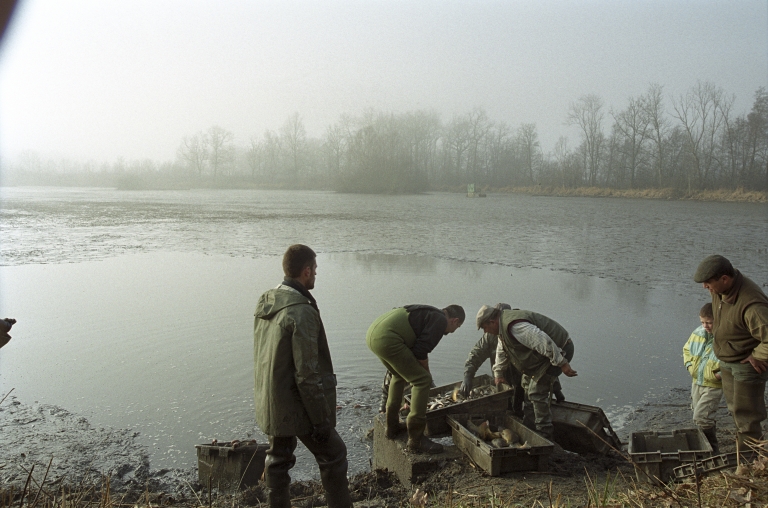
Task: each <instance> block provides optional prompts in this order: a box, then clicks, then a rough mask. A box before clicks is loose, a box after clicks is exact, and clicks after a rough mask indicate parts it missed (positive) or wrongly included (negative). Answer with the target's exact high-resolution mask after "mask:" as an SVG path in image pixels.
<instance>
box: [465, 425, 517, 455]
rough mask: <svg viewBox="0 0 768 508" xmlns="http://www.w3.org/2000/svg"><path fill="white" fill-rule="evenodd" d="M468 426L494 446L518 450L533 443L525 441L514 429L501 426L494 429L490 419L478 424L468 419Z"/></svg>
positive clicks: (471, 430)
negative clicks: (489, 421)
mask: <svg viewBox="0 0 768 508" xmlns="http://www.w3.org/2000/svg"><path fill="white" fill-rule="evenodd" d="M467 428H468V429H469V431H470V432H472V433H473V434H474V435H476V436H477V437H479V438H480V439H482V440H483V441H486V442H488V443H489V444H490V446H492V447H493V448H516V449H518V450H528V449H530V448H531V445H529V444H528V442H527V441H523V440H522V438H521V437H520V435H518V434H517V432H515V431H513V430H512V429H505V428H503V427H499V428H498V430H497V431H496V432H494V431H492V430H491V425H490V424H489V423H488V420H485V421H484V422H482V423H481V424H480V425H476V424H475V423H474V422H473V421H472V420H467Z"/></svg>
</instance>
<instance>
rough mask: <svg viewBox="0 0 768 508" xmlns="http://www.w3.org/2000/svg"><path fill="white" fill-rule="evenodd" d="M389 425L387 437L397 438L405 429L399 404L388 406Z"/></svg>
mask: <svg viewBox="0 0 768 508" xmlns="http://www.w3.org/2000/svg"><path fill="white" fill-rule="evenodd" d="M386 417H387V420H386V421H387V426H386V429H385V431H384V435H385V436H386V438H387V439H395V437H396V436H397V435H398V434H400V433H401V432H403V431H405V429H406V425H405V422H401V421H400V408H399V407H398V406H387V412H386Z"/></svg>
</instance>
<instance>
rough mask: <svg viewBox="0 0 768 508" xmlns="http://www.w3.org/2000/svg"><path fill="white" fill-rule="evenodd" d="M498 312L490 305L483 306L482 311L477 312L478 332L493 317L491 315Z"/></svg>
mask: <svg viewBox="0 0 768 508" xmlns="http://www.w3.org/2000/svg"><path fill="white" fill-rule="evenodd" d="M496 310H497V309H496V308H495V307H491V306H490V305H483V306H482V307H480V310H479V311H477V318H476V319H475V321H476V322H477V329H478V330H479V329H480V328H482V327H483V323H485V322H486V321H488V318H489V317H491V314H493V313H494V311H496Z"/></svg>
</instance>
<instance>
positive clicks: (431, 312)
mask: <svg viewBox="0 0 768 508" xmlns="http://www.w3.org/2000/svg"><path fill="white" fill-rule="evenodd" d="M463 322H464V309H462V308H461V307H460V306H458V305H449V306H448V307H446V308H444V309H438V308H436V307H432V306H430V305H406V306H405V307H398V308H396V309H392V310H391V311H389V312H387V313H385V314H383V315H381V316H379V317H378V318H377V319H376V320H375V321H374V322H373V324H371V326H370V328H368V333H367V334H366V337H365V339H366V343H367V344H368V348H369V349H370V350H371V351H373V353H374V354H375V355H376V356H378V357H379V359H380V360H381V363H383V364H384V367H386V368H387V370H388V371H389V372H391V373H392V380H391V382H390V384H389V397H388V398H387V406H386V432H385V434H386V437H387V438H389V439H392V438H394V437H395V436H396V435H397V434H398V433H399V432H400V431H402V430H406V429H407V430H408V450H409V451H411V452H421V453H440V452H442V451H443V447H442V445H440V444H439V443H434V442H432V441H431V440H429V439H427V438H426V437H424V429H425V428H426V426H427V416H426V414H427V403H428V402H429V388H430V386H431V384H432V375H431V374H430V372H429V360H428V355H429V353H431V352H432V350H433V349H434V348H435V346H437V344H438V343H439V342H440V339H442V338H443V336H444V335H448V334H449V333H453V332H455V331H456V330H457V329H458V328H459V327H460V326H461V324H462V323H463ZM406 382H407V383H410V384H411V409H410V412H409V413H408V418H407V419H406V425H405V426H403V425H402V424H401V423H400V417H399V414H398V412H399V410H400V405H401V403H402V400H403V390H404V389H405V384H406Z"/></svg>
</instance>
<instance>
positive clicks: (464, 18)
mask: <svg viewBox="0 0 768 508" xmlns="http://www.w3.org/2000/svg"><path fill="white" fill-rule="evenodd" d="M766 23H768V10H767V9H766V5H765V2H764V1H761V0H740V1H737V2H712V1H704V2H690V1H680V0H671V1H670V0H665V1H659V0H651V1H643V2H614V1H608V0H598V1H576V2H566V1H560V0H556V1H547V2H538V1H515V2H476V1H475V2H472V1H465V2H448V3H446V2H443V1H439V0H429V1H419V2H351V1H334V2H312V1H306V0H298V1H290V2H275V1H268V0H267V1H258V2H218V3H208V2H194V1H192V2H183V3H181V2H174V1H164V2H156V1H147V0H130V1H128V0H111V1H109V2H93V1H87V0H70V1H67V2H60V1H56V0H21V1H19V2H18V6H17V8H16V12H15V16H14V18H13V19H12V20H11V24H10V26H9V28H8V30H7V32H6V36H5V39H4V40H3V41H2V45H0V110H1V111H2V112H3V114H2V117H1V118H0V154H2V157H3V159H4V162H6V160H15V159H16V158H17V157H18V156H19V155H21V154H23V153H25V151H33V152H37V153H39V154H40V155H41V156H42V157H43V159H47V158H48V157H52V158H53V159H59V158H66V159H68V160H94V161H96V162H97V163H100V162H105V161H106V162H110V163H112V162H115V161H121V160H122V159H120V158H125V160H143V159H145V158H148V159H151V160H153V161H156V162H162V161H169V160H173V159H174V157H175V156H176V150H177V148H178V147H179V144H180V142H181V140H182V138H183V137H184V136H190V135H192V134H194V133H196V132H198V131H200V130H205V129H208V128H209V127H210V126H212V125H219V126H221V127H223V128H225V129H227V130H229V131H231V132H233V133H234V135H235V136H236V139H235V142H236V143H237V144H238V145H248V144H249V140H250V139H251V137H253V136H259V135H261V134H262V133H263V132H264V131H265V130H266V129H272V130H275V129H278V128H280V126H281V125H283V123H284V122H285V121H286V119H287V118H288V117H289V115H292V114H293V113H294V112H298V113H299V114H300V115H301V116H302V118H303V119H304V122H305V125H306V128H307V133H308V135H309V136H310V137H313V138H314V137H320V136H322V135H323V133H324V132H325V130H326V128H327V127H328V126H330V125H332V124H334V123H335V122H337V121H338V120H339V118H340V116H341V115H342V114H348V115H357V114H360V113H362V112H364V111H366V110H367V109H369V108H373V109H375V110H380V111H384V112H394V113H404V112H408V111H416V110H434V111H437V112H438V113H440V114H441V115H443V119H444V120H445V121H448V120H450V119H451V117H453V116H456V115H463V114H465V113H467V112H468V111H470V110H472V108H475V107H481V108H484V109H485V110H486V111H488V114H489V116H490V117H491V118H492V119H494V120H495V121H499V122H505V123H507V124H509V125H510V126H518V125H520V124H521V123H536V124H537V126H538V131H539V135H540V137H541V141H542V148H543V149H544V151H545V152H549V151H550V150H552V149H553V148H554V145H555V143H556V142H557V140H558V138H559V137H560V136H565V137H569V138H570V139H571V143H572V144H573V145H575V144H576V143H577V141H576V138H577V136H578V129H577V128H576V127H570V128H569V127H567V126H565V125H564V123H565V121H566V116H567V112H568V108H569V104H570V103H571V102H574V101H576V100H577V99H578V98H579V97H581V96H583V95H586V94H596V95H597V96H600V97H602V98H603V99H604V100H605V103H606V115H608V111H607V110H608V109H613V110H615V111H617V112H618V111H621V110H623V109H624V108H625V107H626V104H627V101H628V100H629V98H630V97H637V96H639V95H640V94H642V93H644V92H645V91H646V89H647V88H648V85H649V83H658V84H660V85H663V86H664V87H665V89H664V92H665V96H667V97H668V98H678V97H679V96H680V95H681V94H684V93H685V92H686V91H687V90H688V89H689V88H690V87H693V86H695V85H696V84H697V82H698V81H699V80H700V81H702V82H712V83H714V84H715V85H717V86H718V87H722V88H723V89H724V90H725V91H726V92H727V94H728V95H731V94H733V95H735V97H736V103H735V104H734V108H733V113H735V114H742V113H746V112H748V111H749V109H750V106H751V103H752V97H753V94H754V93H755V91H756V90H757V89H758V88H759V87H760V86H766V85H768V79H767V76H768V31H766ZM53 84H55V85H53Z"/></svg>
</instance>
